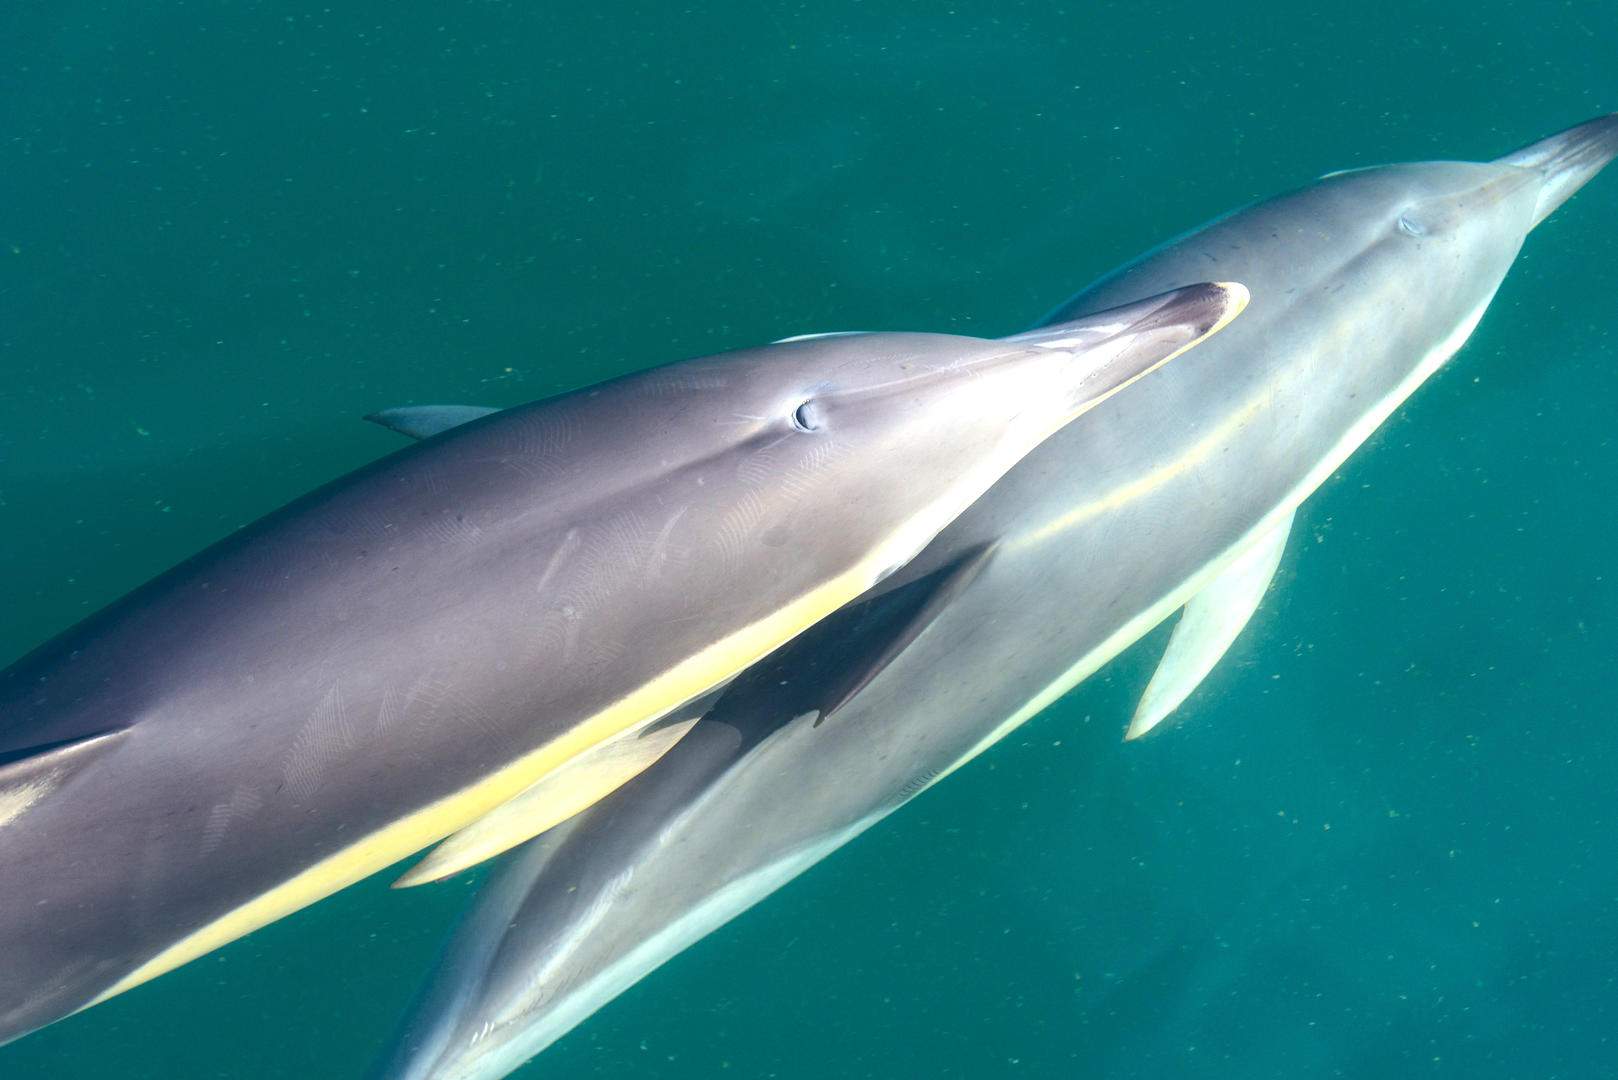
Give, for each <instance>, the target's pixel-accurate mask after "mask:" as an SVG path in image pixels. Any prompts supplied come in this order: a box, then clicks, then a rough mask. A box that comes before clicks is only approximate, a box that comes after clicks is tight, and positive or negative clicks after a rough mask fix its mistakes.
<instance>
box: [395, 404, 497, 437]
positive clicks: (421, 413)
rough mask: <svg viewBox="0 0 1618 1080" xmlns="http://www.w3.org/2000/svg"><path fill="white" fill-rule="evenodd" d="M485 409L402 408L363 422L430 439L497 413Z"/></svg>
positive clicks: (402, 433) (440, 406)
mask: <svg viewBox="0 0 1618 1080" xmlns="http://www.w3.org/2000/svg"><path fill="white" fill-rule="evenodd" d="M499 411H500V410H499V409H492V408H490V407H488V406H487V405H405V406H402V407H400V408H397V409H383V410H382V411H381V412H374V413H372V414H371V415H370V416H367V417H366V418H365V419H367V420H369V421H370V422H371V423H373V424H380V425H381V426H382V427H385V428H387V429H388V430H389V431H397V432H398V433H399V434H401V435H407V436H409V437H410V438H412V439H430V438H432V437H433V436H434V435H437V434H440V433H441V432H445V431H448V430H449V429H450V428H453V427H460V426H461V425H462V424H466V423H470V422H471V421H473V420H481V419H483V418H484V417H485V416H490V415H492V414H494V413H497V412H499Z"/></svg>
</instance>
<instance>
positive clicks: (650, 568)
mask: <svg viewBox="0 0 1618 1080" xmlns="http://www.w3.org/2000/svg"><path fill="white" fill-rule="evenodd" d="M688 509H690V506H689V505H685V506H681V507H680V508H679V509H678V510H676V511H674V513H672V514H670V515H669V518H668V520H667V521H665V522H664V523H663V527H662V528H661V529H659V530H657V536H655V537H653V539H652V549H651V551H649V552H647V555H646V573H647V574H648V575H651V576H656V575H658V574H661V573H662V572H663V567H664V565H665V564H666V563H667V562H668V553H669V538H670V537H672V536H673V535H674V530H675V527H676V526H678V525H679V524H680V519H681V518H683V517H685V512H686V511H687V510H688Z"/></svg>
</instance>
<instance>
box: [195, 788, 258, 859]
mask: <svg viewBox="0 0 1618 1080" xmlns="http://www.w3.org/2000/svg"><path fill="white" fill-rule="evenodd" d="M263 806H264V797H263V796H262V795H260V794H259V793H258V792H256V791H254V790H253V789H252V788H248V787H238V788H237V789H236V790H235V791H232V792H231V793H230V799H229V800H227V801H226V802H222V803H218V804H217V805H215V806H214V807H213V809H211V810H209V811H208V817H207V820H205V821H204V822H203V825H202V855H203V857H204V858H206V857H207V856H209V855H212V854H213V853H214V852H215V851H217V850H219V847H220V845H221V844H223V843H224V842H225V838H226V837H227V836H229V835H230V830H231V827H232V826H234V825H235V824H236V822H238V821H241V820H242V819H243V818H249V817H252V816H253V815H254V814H256V813H258V811H259V810H261V809H262V808H263Z"/></svg>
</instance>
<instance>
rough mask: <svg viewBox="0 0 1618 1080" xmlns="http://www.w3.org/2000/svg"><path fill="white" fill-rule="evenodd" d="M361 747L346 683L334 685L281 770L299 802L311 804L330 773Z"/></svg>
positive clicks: (301, 734) (304, 729)
mask: <svg viewBox="0 0 1618 1080" xmlns="http://www.w3.org/2000/svg"><path fill="white" fill-rule="evenodd" d="M358 745H359V739H358V737H357V733H356V732H355V730H354V725H353V722H352V721H351V720H350V719H349V716H348V710H347V707H346V706H345V704H344V702H343V689H342V683H341V681H337V682H333V683H332V685H331V687H330V689H328V690H327V691H326V693H325V695H324V696H323V697H322V698H321V699H320V704H319V705H317V706H315V710H314V711H313V712H312V713H310V714H309V718H308V719H307V720H305V721H304V722H303V726H302V727H301V728H299V729H298V734H297V736H296V737H295V738H294V739H293V740H292V751H291V753H290V754H288V755H287V760H286V764H285V765H284V766H283V767H282V770H281V776H282V779H283V780H284V781H285V783H286V789H287V792H288V793H289V794H290V795H291V796H292V798H293V799H294V800H296V801H298V802H305V801H307V800H308V799H309V798H311V797H312V796H313V795H314V794H315V792H316V791H318V790H319V789H320V785H321V781H322V780H323V778H324V776H325V774H326V772H327V770H328V769H330V768H331V766H332V765H334V764H337V763H338V762H340V761H341V760H342V759H344V758H346V757H347V756H348V755H350V754H351V753H353V751H354V748H355V747H356V746H358Z"/></svg>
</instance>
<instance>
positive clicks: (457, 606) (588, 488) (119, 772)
mask: <svg viewBox="0 0 1618 1080" xmlns="http://www.w3.org/2000/svg"><path fill="white" fill-rule="evenodd" d="M1245 302H1246V292H1245V290H1244V289H1242V287H1241V286H1240V285H1216V284H1199V285H1197V286H1194V287H1192V288H1187V289H1180V290H1175V291H1172V292H1170V293H1169V294H1167V295H1165V296H1162V297H1157V298H1153V299H1151V300H1148V301H1146V302H1144V303H1139V304H1132V305H1127V306H1125V307H1123V308H1121V309H1119V310H1117V311H1112V312H1108V313H1106V314H1105V315H1102V316H1100V317H1097V318H1094V319H1087V320H1082V321H1081V322H1078V323H1074V324H1071V325H1064V326H1063V327H1062V328H1061V329H1059V330H1055V331H1052V332H1051V333H1048V334H1044V335H1037V336H1035V337H1032V338H1025V339H1023V340H1019V341H1017V342H994V341H985V340H981V339H976V338H967V337H954V336H948V335H936V334H851V335H825V336H818V337H813V338H809V339H798V340H792V341H788V342H782V343H777V344H775V345H771V346H767V347H764V348H759V349H750V350H742V351H739V352H734V353H729V354H724V355H720V356H716V357H709V358H705V359H699V360H690V361H686V362H683V363H680V364H674V365H671V366H668V367H664V368H659V369H655V370H652V371H647V372H642V373H639V374H635V375H630V376H625V377H623V378H620V379H617V380H614V381H612V382H608V383H605V384H602V385H600V386H596V387H590V388H586V389H583V390H580V391H577V392H574V393H571V394H567V395H564V396H562V397H559V398H554V399H551V400H548V401H543V402H539V403H536V404H533V405H528V406H524V407H522V408H518V409H513V410H509V411H506V412H502V413H499V414H498V415H490V416H479V415H478V414H479V413H480V412H487V411H488V410H470V411H468V410H448V411H444V410H432V409H426V410H421V409H416V410H394V411H391V412H388V413H385V414H380V415H379V416H378V417H376V419H378V420H379V421H381V422H383V423H386V424H388V425H389V426H392V427H396V428H399V429H401V430H404V431H407V432H409V433H411V434H415V435H419V436H433V435H435V434H436V435H437V437H428V438H426V439H425V440H424V441H422V442H420V443H418V444H417V445H415V446H412V447H409V448H407V449H404V450H402V451H400V452H399V453H396V454H394V455H392V456H390V457H388V458H386V459H385V460H383V461H380V462H378V463H376V464H374V465H373V466H371V467H369V468H366V469H363V470H360V471H359V472H357V473H354V474H353V475H350V476H348V477H345V478H343V479H341V480H338V481H336V482H334V483H332V484H331V485H328V486H327V487H325V488H322V489H321V490H319V491H316V492H314V493H313V494H311V495H309V496H307V497H305V498H303V499H301V500H299V501H297V502H294V503H293V504H291V505H290V506H288V507H286V508H284V509H282V510H280V511H277V512H276V513H274V514H271V515H270V516H269V517H267V518H265V519H263V520H262V521H260V522H258V523H257V524H255V525H252V526H249V527H247V528H246V529H243V530H242V531H240V532H238V533H236V534H235V535H233V536H231V537H229V538H227V539H225V540H223V541H221V542H220V543H218V544H216V545H215V546H213V547H211V548H209V549H208V550H206V551H204V552H202V553H201V554H200V555H197V556H196V557H194V558H193V559H191V560H190V561H188V562H186V563H184V564H182V565H180V566H179V567H176V568H175V569H174V570H171V571H170V572H168V573H166V574H164V575H162V576H161V577H159V578H157V579H156V580H154V581H152V582H151V583H149V584H148V585H146V586H144V587H142V588H140V589H138V590H136V591H135V592H133V593H131V594H130V595H129V596H127V597H125V598H124V599H122V600H120V601H118V602H117V603H115V604H113V605H112V606H110V607H108V608H107V609H105V610H104V611H102V612H101V613H99V614H97V615H95V616H92V617H91V618H90V619H88V620H86V621H85V622H83V623H81V624H79V625H78V626H76V627H73V628H72V629H70V630H68V631H67V632H66V633H64V634H63V635H61V636H60V637H58V638H57V639H56V640H54V641H52V642H50V643H49V644H47V645H44V646H42V647H41V648H39V649H37V650H36V651H34V652H33V653H31V654H30V655H28V656H27V657H25V658H23V659H22V660H20V661H18V662H17V663H16V664H15V665H13V666H12V667H10V668H8V669H6V670H5V671H4V672H0V885H3V895H4V900H3V902H0V1043H3V1042H6V1041H8V1040H10V1039H13V1038H16V1037H18V1036H20V1035H22V1034H25V1033H26V1032H28V1031H30V1030H33V1029H34V1028H37V1027H39V1026H41V1025H43V1024H46V1023H49V1022H51V1021H53V1020H56V1019H59V1018H61V1017H62V1016H65V1015H67V1014H69V1013H71V1012H74V1011H76V1010H79V1009H82V1008H85V1007H87V1006H89V1005H92V1004H95V1003H96V1002H99V1001H102V1000H105V999H106V998H108V997H110V996H112V995H115V994H118V993H120V992H122V991H124V990H127V989H129V988H130V987H133V986H136V985H138V984H140V983H142V982H144V981H146V980H148V979H150V978H152V977H154V976H156V975H159V974H162V973H163V972H165V971H167V970H169V969H171V968H173V967H175V966H177V965H179V964H182V963H185V962H186V961H188V960H191V959H194V958H195V957H197V956H199V955H201V954H203V953H204V952H207V951H208V950H211V949H213V948H216V947H218V946H220V945H223V944H224V943H226V942H228V941H230V940H232V939H234V938H237V937H240V936H241V935H243V934H246V933H248V932H250V931H252V930H254V929H256V928H257V927H260V926H262V925H264V924H265V923H267V922H269V921H271V920H273V919H276V918H279V917H281V916H283V915H286V914H288V913H289V912H292V911H294V910H296V909H298V908H300V907H302V906H304V905H306V904H309V903H312V902H314V901H316V900H318V899H320V898H322V897H324V896H326V895H329V894H330V893H332V892H334V891H336V890H338V889H340V888H343V887H344V886H346V885H348V884H351V883H353V882H355V881H358V880H359V879H360V878H362V877H365V876H367V875H369V874H371V873H373V872H375V871H377V870H379V869H381V868H383V867H385V866H387V865H389V864H390V863H393V862H395V861H396V860H398V859H400V858H403V857H404V856H407V855H409V854H411V853H412V852H415V851H418V850H420V849H422V848H423V847H425V846H427V845H429V844H432V843H434V842H435V841H438V840H441V839H443V838H445V837H451V839H450V840H449V841H448V842H447V845H446V846H445V847H443V848H441V849H439V850H438V851H436V852H434V854H433V855H432V856H430V857H429V859H428V860H427V861H426V862H425V863H424V864H423V865H422V866H421V867H419V868H418V869H416V870H414V871H412V873H411V874H409V875H407V880H408V881H418V880H428V879H431V878H434V877H437V876H441V875H442V874H445V873H450V872H453V871H454V870H456V869H459V868H461V867H463V866H466V865H469V864H470V863H473V862H476V861H479V860H481V859H482V858H485V857H487V856H489V855H492V854H496V853H498V852H500V851H502V850H504V849H505V848H507V847H510V846H511V845H513V844H516V843H519V842H521V841H524V840H526V839H528V838H530V837H531V836H533V835H535V834H536V833H538V832H540V831H543V830H544V829H545V828H547V827H549V826H550V825H552V824H554V823H555V822H557V821H561V820H564V819H565V818H567V817H568V816H570V815H571V814H573V813H575V812H577V811H578V810H580V809H583V808H584V807H586V806H588V805H590V804H591V803H592V802H594V801H595V800H596V799H598V798H600V797H601V796H602V795H603V794H605V793H606V792H608V791H610V790H612V789H613V788H614V787H616V786H617V785H619V784H621V783H622V782H623V781H624V780H625V779H627V778H628V777H630V776H633V775H634V774H635V773H636V772H638V771H639V770H641V769H643V768H644V767H646V765H648V764H649V763H650V762H651V761H653V760H655V759H656V758H657V756H658V755H660V754H662V753H663V752H665V751H666V750H667V749H668V748H669V746H670V745H672V744H673V743H674V742H675V741H677V739H678V738H679V736H680V735H681V734H683V733H684V732H685V730H686V729H687V728H688V727H689V726H690V723H691V721H692V719H694V717H692V716H690V715H688V714H682V713H680V712H678V711H677V710H679V709H680V707H681V706H685V705H687V704H688V703H690V702H692V701H696V700H700V699H701V698H702V697H703V695H705V694H708V693H709V692H711V691H712V690H714V689H715V688H716V687H718V686H720V685H721V684H723V683H724V682H725V681H727V680H728V679H730V678H731V677H733V676H734V675H735V674H736V673H737V672H739V671H741V670H743V669H745V668H747V667H748V666H749V665H751V664H753V663H754V662H756V661H757V660H759V659H760V658H761V657H763V656H764V655H766V654H767V653H769V652H770V651H771V650H772V649H775V648H777V647H778V646H780V645H781V644H782V643H783V642H786V641H787V640H789V639H790V638H792V637H793V636H794V635H796V634H798V633H800V632H801V631H803V630H804V629H805V628H806V627H808V626H811V625H813V624H814V623H815V622H816V621H818V620H820V619H822V618H824V617H825V616H826V615H827V614H829V613H830V612H832V611H834V610H836V609H837V608H839V607H842V606H843V605H844V604H846V603H848V602H849V601H851V600H853V599H854V598H855V597H856V596H858V595H859V594H861V593H863V592H864V591H866V590H867V589H868V588H869V587H870V586H872V585H873V584H875V583H876V582H877V581H879V580H880V579H881V578H882V577H883V576H884V575H886V574H887V573H889V572H890V571H892V570H894V569H895V568H897V567H899V566H901V565H903V564H904V563H905V562H906V561H907V560H908V559H910V558H911V557H912V556H914V555H915V554H916V553H917V552H918V551H919V550H921V549H922V548H923V547H924V546H925V545H926V544H927V543H928V541H930V540H931V539H932V538H933V537H934V536H935V535H936V534H937V533H938V531H939V530H940V529H942V528H943V527H945V526H946V525H947V524H948V523H949V522H950V521H951V520H952V519H953V518H954V517H956V516H957V515H958V514H959V513H960V512H961V511H963V510H964V509H965V508H966V507H967V506H968V505H969V504H970V503H971V502H972V501H973V500H974V499H976V498H977V497H978V496H979V495H981V494H982V492H983V491H984V490H985V489H987V488H988V487H989V486H990V485H991V484H992V483H993V482H994V480H996V479H997V478H998V477H999V476H1001V475H1002V474H1004V473H1005V471H1006V470H1007V469H1009V468H1010V467H1011V466H1012V465H1013V464H1014V463H1015V462H1016V461H1017V460H1018V459H1019V458H1021V457H1022V456H1023V455H1024V454H1026V453H1027V452H1028V451H1029V450H1030V449H1032V448H1033V447H1034V446H1035V445H1037V444H1038V443H1039V442H1040V441H1041V440H1043V439H1045V438H1046V437H1048V436H1049V435H1050V434H1051V433H1052V432H1053V431H1055V430H1057V429H1058V428H1060V427H1061V426H1062V425H1064V424H1066V423H1068V422H1069V421H1071V420H1072V419H1073V418H1074V417H1076V416H1078V415H1079V414H1080V413H1082V412H1084V411H1086V410H1088V409H1090V408H1092V407H1093V406H1095V405H1096V404H1097V403H1098V402H1100V401H1102V400H1104V399H1105V398H1106V397H1108V396H1110V395H1111V394H1113V393H1115V392H1117V391H1118V390H1119V389H1121V388H1122V387H1124V386H1126V385H1128V384H1129V383H1130V382H1132V381H1134V380H1135V379H1137V378H1140V377H1141V376H1143V375H1145V374H1146V373H1148V372H1150V371H1151V370H1153V369H1154V368H1156V367H1158V366H1159V365H1160V364H1162V363H1164V362H1166V361H1167V360H1168V359H1170V358H1171V357H1173V356H1175V355H1177V354H1178V353H1180V352H1181V351H1183V350H1184V349H1186V348H1188V347H1190V346H1191V345H1192V344H1194V343H1196V342H1197V341H1199V340H1201V339H1202V338H1203V337H1204V336H1206V335H1207V334H1209V333H1212V332H1213V331H1215V330H1217V329H1218V328H1220V327H1221V326H1223V325H1224V324H1225V323H1226V322H1228V321H1229V320H1230V319H1231V318H1233V317H1234V316H1235V315H1236V313H1237V312H1239V311H1240V309H1241V307H1242V306H1243V305H1244V304H1245ZM467 420H470V422H464V423H463V422H462V421H467ZM452 834H455V835H452Z"/></svg>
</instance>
